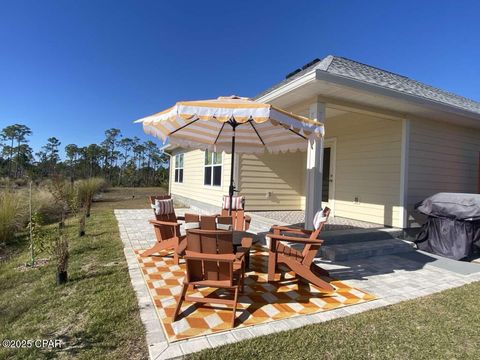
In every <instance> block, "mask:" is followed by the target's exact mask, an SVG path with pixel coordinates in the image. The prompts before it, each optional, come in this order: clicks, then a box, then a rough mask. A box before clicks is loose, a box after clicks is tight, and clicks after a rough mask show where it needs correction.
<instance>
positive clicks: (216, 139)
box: [213, 123, 225, 145]
mask: <svg viewBox="0 0 480 360" xmlns="http://www.w3.org/2000/svg"><path fill="white" fill-rule="evenodd" d="M224 126H225V123H223V124H222V127H221V128H220V131H219V132H218V135H217V137H216V138H215V142H214V143H213V145H215V144H216V143H217V141H218V138H219V137H220V134H221V133H222V130H223V127H224Z"/></svg>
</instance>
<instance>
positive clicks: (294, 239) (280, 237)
mask: <svg viewBox="0 0 480 360" xmlns="http://www.w3.org/2000/svg"><path fill="white" fill-rule="evenodd" d="M265 236H268V237H269V238H270V239H272V240H281V241H290V242H296V243H301V244H323V240H321V239H306V238H298V237H293V236H284V235H277V234H272V233H269V234H267V235H265Z"/></svg>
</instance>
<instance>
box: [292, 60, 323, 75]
mask: <svg viewBox="0 0 480 360" xmlns="http://www.w3.org/2000/svg"><path fill="white" fill-rule="evenodd" d="M320 61H321V60H320V59H319V58H315V59H313V60H312V61H309V62H308V63H306V64H305V65H303V66H302V67H300V68H297V69H295V70H293V71H292V72H290V73H288V74H287V75H286V76H285V79H289V78H291V77H292V76H294V75H297V74H298V73H299V72H300V71H304V70H306V69H308V68H309V67H311V66H313V65H315V64H316V63H319V62H320Z"/></svg>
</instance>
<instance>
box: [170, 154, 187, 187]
mask: <svg viewBox="0 0 480 360" xmlns="http://www.w3.org/2000/svg"><path fill="white" fill-rule="evenodd" d="M180 155H181V156H182V157H183V159H182V163H183V164H182V167H179V168H177V156H180ZM174 158H175V160H174V165H175V167H174V169H173V182H175V183H176V184H183V178H184V176H185V153H183V152H182V153H178V154H175V155H174ZM177 170H183V171H182V181H176V180H175V171H177Z"/></svg>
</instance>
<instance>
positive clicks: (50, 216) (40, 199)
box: [32, 189, 63, 225]
mask: <svg viewBox="0 0 480 360" xmlns="http://www.w3.org/2000/svg"><path fill="white" fill-rule="evenodd" d="M62 206H63V205H62V203H61V202H60V201H58V200H57V199H55V197H54V196H53V195H52V193H51V192H49V191H47V190H44V189H37V190H35V191H34V192H33V194H32V211H33V212H34V213H37V214H38V217H39V221H40V223H41V224H43V225H45V224H52V223H55V222H60V221H61V220H62Z"/></svg>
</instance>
